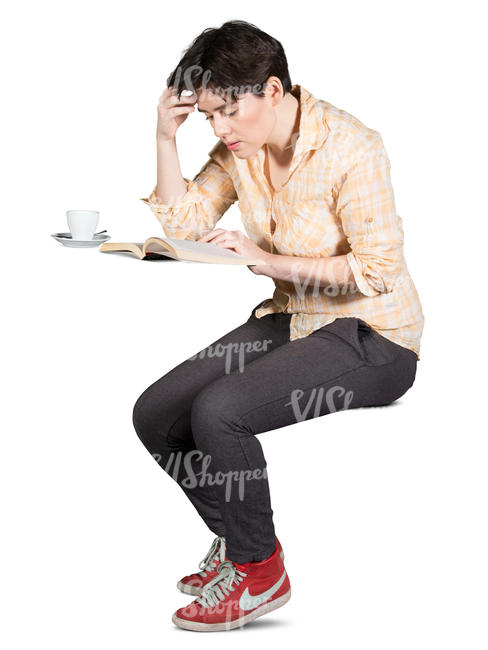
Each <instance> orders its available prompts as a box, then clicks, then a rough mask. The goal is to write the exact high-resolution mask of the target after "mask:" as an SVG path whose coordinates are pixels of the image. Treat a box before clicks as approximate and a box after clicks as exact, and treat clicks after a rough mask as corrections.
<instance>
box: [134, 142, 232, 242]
mask: <svg viewBox="0 0 488 650" xmlns="http://www.w3.org/2000/svg"><path fill="white" fill-rule="evenodd" d="M216 151H217V147H214V149H212V151H210V152H209V155H210V158H209V159H208V160H207V161H206V163H205V164H204V165H203V167H202V168H201V169H200V171H199V172H198V173H197V174H196V176H195V177H194V178H193V179H192V180H190V179H188V178H184V180H185V181H186V183H187V191H186V193H185V194H184V195H183V197H182V198H181V200H180V201H178V203H176V204H174V205H166V204H164V203H161V202H160V201H159V199H158V198H157V196H156V187H157V186H156V187H154V189H153V190H152V192H151V194H150V195H149V197H147V198H142V199H140V200H141V201H144V203H146V204H147V205H148V206H149V207H150V208H151V210H152V211H153V212H154V214H155V215H156V218H157V219H158V221H159V222H160V224H161V226H162V228H163V231H164V233H165V235H166V236H167V237H173V238H175V239H191V240H196V239H198V238H200V237H202V236H203V235H205V234H207V233H208V232H210V231H211V230H212V229H213V228H214V227H215V224H216V223H217V221H218V220H219V219H220V218H221V217H222V215H223V214H224V213H225V212H226V210H227V209H228V208H229V207H230V206H231V205H232V204H233V203H234V202H235V201H236V200H237V198H238V196H237V194H236V191H235V188H234V184H233V182H232V178H231V176H230V174H229V173H228V172H227V171H226V169H225V168H224V167H223V166H222V165H221V164H220V162H219V161H218V160H217V159H216V158H214V157H213V156H212V154H213V153H214V152H216Z"/></svg>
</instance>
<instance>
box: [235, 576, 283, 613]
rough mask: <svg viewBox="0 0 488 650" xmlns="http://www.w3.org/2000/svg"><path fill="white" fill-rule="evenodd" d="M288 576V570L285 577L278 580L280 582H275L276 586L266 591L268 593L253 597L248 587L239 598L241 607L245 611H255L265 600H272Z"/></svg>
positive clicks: (264, 592)
mask: <svg viewBox="0 0 488 650" xmlns="http://www.w3.org/2000/svg"><path fill="white" fill-rule="evenodd" d="M285 576H286V569H285V570H284V571H283V575H282V576H281V578H280V579H279V580H278V582H275V584H274V585H273V586H272V587H270V588H269V589H266V591H263V593H261V594H256V595H255V596H251V594H250V593H249V587H246V588H245V590H244V591H243V592H242V594H241V597H240V598H239V607H240V608H241V609H242V610H243V611H244V612H246V611H248V610H250V609H254V608H255V607H259V605H261V604H262V603H264V601H265V600H268V598H271V596H273V595H274V594H275V593H276V592H277V591H278V589H279V588H280V587H281V585H282V584H283V582H284V580H285Z"/></svg>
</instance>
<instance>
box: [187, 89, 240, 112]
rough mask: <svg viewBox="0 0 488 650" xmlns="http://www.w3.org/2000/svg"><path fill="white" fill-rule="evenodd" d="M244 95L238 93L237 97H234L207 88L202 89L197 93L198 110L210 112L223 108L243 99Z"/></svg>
mask: <svg viewBox="0 0 488 650" xmlns="http://www.w3.org/2000/svg"><path fill="white" fill-rule="evenodd" d="M243 97H244V95H238V97H237V98H236V99H233V98H232V97H229V96H227V95H223V94H217V93H214V92H212V91H211V90H207V89H205V90H202V91H200V92H199V93H198V95H197V104H198V107H199V108H198V110H199V111H205V112H207V113H210V112H213V111H215V110H219V109H221V108H224V109H225V108H226V107H228V106H232V104H235V103H237V101H241V100H242V99H243Z"/></svg>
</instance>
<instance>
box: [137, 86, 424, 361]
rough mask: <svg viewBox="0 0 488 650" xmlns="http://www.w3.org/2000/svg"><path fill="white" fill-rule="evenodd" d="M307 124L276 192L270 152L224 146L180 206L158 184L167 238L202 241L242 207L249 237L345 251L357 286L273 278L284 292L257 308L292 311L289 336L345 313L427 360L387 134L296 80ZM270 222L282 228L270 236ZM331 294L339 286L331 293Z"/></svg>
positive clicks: (275, 249) (277, 249)
mask: <svg viewBox="0 0 488 650" xmlns="http://www.w3.org/2000/svg"><path fill="white" fill-rule="evenodd" d="M292 93H293V94H294V95H295V97H296V98H297V99H298V100H299V102H300V123H299V133H298V134H297V135H298V138H296V137H295V138H293V140H295V142H293V143H292V144H293V145H294V146H295V149H294V152H293V158H292V162H291V165H290V169H289V176H288V179H287V181H286V182H285V184H284V185H283V186H282V187H281V188H280V189H279V191H277V192H275V191H274V190H273V188H271V186H270V184H269V183H268V180H267V178H266V176H265V174H264V159H265V152H264V149H263V148H261V149H259V150H258V151H257V152H256V153H255V154H254V155H252V156H251V157H250V158H247V159H239V158H237V156H235V155H234V153H233V152H232V151H230V150H229V149H227V147H226V146H225V144H224V143H223V142H222V141H221V140H219V141H218V142H217V144H216V145H215V146H214V147H213V148H212V149H211V151H209V153H208V155H209V159H208V160H207V161H206V162H205V164H204V165H203V167H202V168H201V169H200V171H199V172H198V173H197V174H196V175H195V177H194V178H193V180H190V179H188V178H185V181H186V182H187V185H188V187H187V192H186V194H185V195H184V197H183V198H182V199H181V201H179V202H178V203H177V204H176V205H172V206H169V205H165V204H162V203H161V202H160V201H159V200H158V199H157V196H156V187H155V188H154V189H153V191H152V192H151V194H150V196H149V197H148V198H143V199H141V201H144V202H145V203H146V204H147V205H149V207H150V208H151V210H153V212H154V213H155V215H156V217H157V219H158V220H159V222H160V223H161V225H162V227H163V230H164V232H165V234H166V236H167V237H175V238H181V239H192V240H195V239H198V238H199V237H202V236H203V235H204V234H206V233H208V232H209V231H211V230H212V229H213V228H214V227H215V226H216V224H217V222H218V220H219V219H220V218H221V217H222V215H223V214H224V212H225V211H226V210H227V209H228V208H229V207H230V206H231V205H232V204H233V203H234V202H235V201H237V200H238V201H239V203H238V205H239V209H240V211H241V215H242V222H243V225H244V228H245V230H246V233H247V235H248V237H249V238H250V239H251V240H252V241H254V242H255V243H256V244H257V245H258V246H260V247H261V248H262V249H264V250H266V251H269V252H272V253H275V254H282V255H293V256H298V257H313V258H321V257H328V256H335V255H346V256H347V260H348V262H349V265H350V267H351V269H352V273H353V275H354V279H355V283H356V286H354V287H349V288H347V287H346V290H344V288H343V289H342V290H341V289H340V288H339V290H335V291H334V290H328V288H327V287H325V288H324V287H319V288H317V287H316V286H315V287H314V286H313V283H312V284H308V286H306V283H300V282H296V281H294V280H292V281H288V280H276V279H273V282H274V284H275V290H274V293H273V296H272V298H268V299H266V300H265V301H264V303H263V304H262V305H261V306H260V307H259V308H258V309H257V310H256V316H257V318H261V317H262V316H264V315H265V314H269V313H272V312H281V311H283V312H286V313H291V314H292V317H291V321H290V340H294V339H297V338H302V337H305V336H308V335H309V334H311V333H312V332H313V331H314V330H316V329H318V328H320V327H322V326H324V325H326V324H328V323H330V322H332V321H333V320H335V319H336V318H339V317H348V316H349V317H350V316H355V317H358V318H361V319H362V320H364V321H365V322H366V323H368V325H370V326H371V327H372V328H373V329H374V330H375V331H377V332H378V333H379V334H381V335H382V336H385V337H386V338H388V339H390V340H391V341H394V342H395V343H398V344H399V345H401V346H403V347H406V348H409V349H411V350H413V351H414V352H415V353H416V354H417V358H418V359H419V360H420V338H421V335H422V330H423V326H424V316H423V314H422V307H421V304H420V300H419V297H418V294H417V291H416V288H415V286H414V284H413V281H412V278H411V277H410V274H409V271H408V269H407V265H406V262H405V258H404V254H403V226H402V219H401V217H400V216H399V215H397V213H396V209H395V201H394V195H393V188H392V185H391V180H390V162H389V159H388V156H387V153H386V151H385V147H384V145H383V141H382V138H381V135H380V133H379V132H378V131H374V130H373V129H370V128H368V127H367V126H365V125H364V124H363V123H362V122H360V121H359V120H358V119H357V118H355V117H354V116H352V115H350V114H349V113H346V112H345V111H343V110H341V109H339V108H336V107H335V106H333V105H332V104H329V103H328V102H326V101H324V100H321V99H316V98H315V97H314V96H313V95H312V94H311V93H310V92H309V91H307V90H306V89H305V88H304V87H303V86H300V85H299V84H295V85H294V86H293V88H292ZM271 220H273V221H274V222H275V224H276V227H275V229H274V231H272V230H271ZM329 289H332V287H329Z"/></svg>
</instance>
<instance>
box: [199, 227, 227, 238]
mask: <svg viewBox="0 0 488 650" xmlns="http://www.w3.org/2000/svg"><path fill="white" fill-rule="evenodd" d="M224 232H225V230H222V228H216V229H215V230H211V231H210V232H208V233H207V234H206V235H204V236H203V237H202V239H205V240H206V241H210V240H211V239H213V238H214V237H216V236H217V235H220V234H222V233H224Z"/></svg>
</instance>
